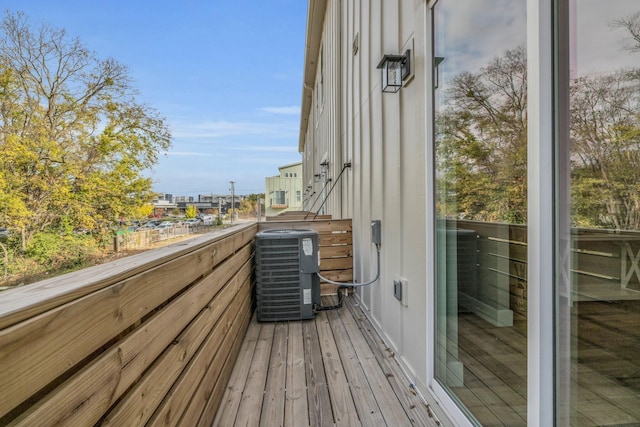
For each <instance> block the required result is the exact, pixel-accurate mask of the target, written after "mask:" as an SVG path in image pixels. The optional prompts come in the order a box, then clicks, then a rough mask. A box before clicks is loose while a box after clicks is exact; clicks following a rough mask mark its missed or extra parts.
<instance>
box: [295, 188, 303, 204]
mask: <svg viewBox="0 0 640 427" xmlns="http://www.w3.org/2000/svg"><path fill="white" fill-rule="evenodd" d="M301 201H302V191H300V190H296V202H298V203H300V202H301Z"/></svg>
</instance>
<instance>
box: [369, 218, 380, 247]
mask: <svg viewBox="0 0 640 427" xmlns="http://www.w3.org/2000/svg"><path fill="white" fill-rule="evenodd" d="M371 243H373V244H375V245H379V244H381V243H382V227H381V224H380V220H379V219H374V220H373V221H371Z"/></svg>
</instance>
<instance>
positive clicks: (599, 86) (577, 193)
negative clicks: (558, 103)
mask: <svg viewBox="0 0 640 427" xmlns="http://www.w3.org/2000/svg"><path fill="white" fill-rule="evenodd" d="M570 122H571V128H570V132H571V152H572V153H573V156H572V167H571V171H572V190H573V195H572V196H573V203H572V204H573V205H574V206H575V210H574V214H573V216H574V223H575V224H576V225H579V226H588V227H612V228H616V229H627V230H639V229H640V80H639V79H638V70H619V71H615V72H611V73H606V74H594V75H589V76H584V77H580V78H576V79H573V81H572V83H571V121H570Z"/></svg>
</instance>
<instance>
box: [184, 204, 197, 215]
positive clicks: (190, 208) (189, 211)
mask: <svg viewBox="0 0 640 427" xmlns="http://www.w3.org/2000/svg"><path fill="white" fill-rule="evenodd" d="M184 216H185V217H186V218H195V217H196V216H198V208H197V207H195V206H194V205H189V206H187V208H186V209H185V211H184Z"/></svg>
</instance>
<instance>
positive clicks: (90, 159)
mask: <svg viewBox="0 0 640 427" xmlns="http://www.w3.org/2000/svg"><path fill="white" fill-rule="evenodd" d="M136 96H137V93H136V91H135V89H134V87H133V86H132V82H131V78H130V77H129V74H128V70H127V68H126V67H125V66H124V65H122V64H120V63H118V62H117V61H116V60H114V59H111V58H108V59H99V58H97V57H96V55H95V54H94V53H93V52H91V51H89V50H88V49H87V48H86V47H84V46H83V45H82V44H81V43H80V41H79V40H78V39H73V38H70V37H69V36H68V35H67V34H66V32H65V31H64V30H58V29H55V28H53V27H51V26H49V25H47V24H42V25H40V26H39V27H38V28H32V27H31V26H30V24H29V21H28V19H27V17H26V16H25V15H24V14H22V13H9V12H7V13H6V15H5V17H4V19H3V21H2V23H1V24H0V206H2V208H1V209H0V223H2V224H3V225H7V226H9V227H11V228H14V229H22V230H23V231H24V235H25V239H26V240H29V239H30V238H31V237H32V236H33V235H34V233H36V232H39V231H43V230H46V229H55V228H59V227H62V226H63V225H65V226H66V227H82V228H86V229H91V230H100V229H105V228H106V227H107V226H108V225H109V224H110V223H111V222H112V221H113V220H114V219H115V218H117V217H119V216H128V215H129V214H130V213H132V212H134V211H135V210H136V209H139V208H140V206H142V205H144V203H145V202H148V201H149V200H150V199H151V198H152V197H153V193H152V191H151V181H150V179H149V178H145V177H144V176H143V175H142V172H143V171H144V170H146V169H148V168H150V167H151V166H153V165H154V164H155V163H156V162H157V160H158V155H159V153H161V152H162V151H166V150H167V149H168V148H169V146H170V133H169V130H168V128H167V125H166V123H165V119H164V118H163V117H161V116H160V115H159V114H158V113H157V112H156V111H155V110H153V109H152V108H150V107H148V106H146V105H144V104H141V103H139V102H138V101H137V100H136Z"/></svg>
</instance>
